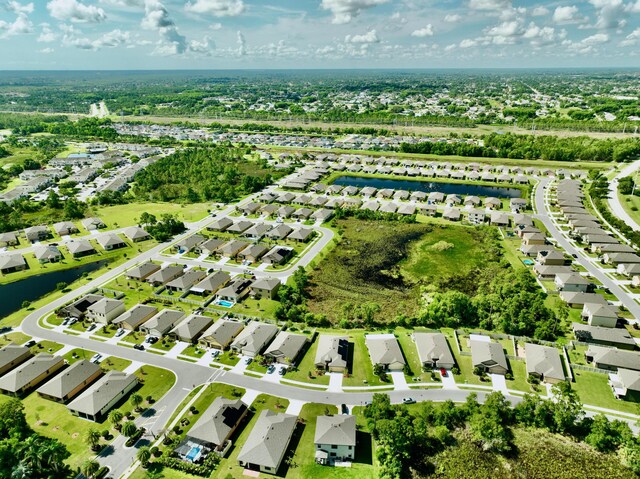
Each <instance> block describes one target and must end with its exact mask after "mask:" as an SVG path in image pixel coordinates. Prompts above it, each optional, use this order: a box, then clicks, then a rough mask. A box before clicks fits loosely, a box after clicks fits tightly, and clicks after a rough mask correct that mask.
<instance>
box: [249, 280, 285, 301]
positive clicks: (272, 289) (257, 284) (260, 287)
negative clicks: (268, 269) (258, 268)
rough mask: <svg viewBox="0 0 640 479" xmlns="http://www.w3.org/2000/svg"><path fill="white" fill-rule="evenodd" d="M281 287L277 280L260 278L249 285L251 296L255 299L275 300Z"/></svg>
mask: <svg viewBox="0 0 640 479" xmlns="http://www.w3.org/2000/svg"><path fill="white" fill-rule="evenodd" d="M281 285H282V283H281V282H280V280H279V279H278V278H260V279H258V280H256V281H254V283H253V284H252V285H251V294H252V295H253V296H255V297H257V298H268V299H276V298H277V296H278V291H279V290H280V286H281Z"/></svg>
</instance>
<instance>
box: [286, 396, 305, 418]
mask: <svg viewBox="0 0 640 479" xmlns="http://www.w3.org/2000/svg"><path fill="white" fill-rule="evenodd" d="M305 404H307V403H306V402H305V401H298V400H296V399H293V400H291V401H289V407H288V408H287V411H286V413H287V414H293V415H294V416H297V415H299V414H300V412H301V411H302V406H304V405H305Z"/></svg>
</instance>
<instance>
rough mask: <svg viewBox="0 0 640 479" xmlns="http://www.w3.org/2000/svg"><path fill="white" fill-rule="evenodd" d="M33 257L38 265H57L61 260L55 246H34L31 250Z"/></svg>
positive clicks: (60, 255)
mask: <svg viewBox="0 0 640 479" xmlns="http://www.w3.org/2000/svg"><path fill="white" fill-rule="evenodd" d="M33 255H34V256H35V257H36V259H37V260H38V263H41V264H44V263H57V262H58V261H61V260H62V253H61V252H60V250H59V249H58V247H57V246H53V245H50V244H49V245H46V246H36V247H35V248H33Z"/></svg>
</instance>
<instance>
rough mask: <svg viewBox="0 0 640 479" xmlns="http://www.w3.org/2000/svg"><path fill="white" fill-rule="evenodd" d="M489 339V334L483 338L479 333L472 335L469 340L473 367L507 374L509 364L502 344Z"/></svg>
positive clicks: (488, 371)
mask: <svg viewBox="0 0 640 479" xmlns="http://www.w3.org/2000/svg"><path fill="white" fill-rule="evenodd" d="M485 338H486V340H485ZM489 339H490V338H489V337H488V336H483V337H482V338H481V337H478V336H477V335H472V337H471V339H470V340H469V345H470V347H471V362H472V364H473V367H474V368H480V369H481V370H483V371H485V372H487V373H490V374H507V373H508V372H509V365H508V363H507V356H506V355H505V354H504V349H503V348H502V344H500V343H496V342H493V341H491V340H489Z"/></svg>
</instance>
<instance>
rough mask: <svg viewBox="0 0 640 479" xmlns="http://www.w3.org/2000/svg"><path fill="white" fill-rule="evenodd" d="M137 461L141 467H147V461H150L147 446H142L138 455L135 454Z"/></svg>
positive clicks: (149, 451)
mask: <svg viewBox="0 0 640 479" xmlns="http://www.w3.org/2000/svg"><path fill="white" fill-rule="evenodd" d="M136 457H137V458H138V461H140V462H141V463H142V467H145V468H146V467H147V466H148V465H149V459H151V449H150V448H149V446H142V447H141V448H140V449H138V453H137V454H136Z"/></svg>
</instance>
